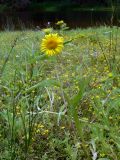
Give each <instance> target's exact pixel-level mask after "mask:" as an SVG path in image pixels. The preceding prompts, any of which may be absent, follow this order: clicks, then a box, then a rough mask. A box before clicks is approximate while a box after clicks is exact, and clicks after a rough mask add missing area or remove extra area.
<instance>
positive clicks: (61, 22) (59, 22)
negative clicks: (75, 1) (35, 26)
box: [56, 20, 64, 25]
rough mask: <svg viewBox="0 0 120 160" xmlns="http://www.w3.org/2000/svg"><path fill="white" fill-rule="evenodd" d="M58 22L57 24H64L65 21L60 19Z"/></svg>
mask: <svg viewBox="0 0 120 160" xmlns="http://www.w3.org/2000/svg"><path fill="white" fill-rule="evenodd" d="M56 24H57V25H62V24H64V21H63V20H61V21H58V22H57V23H56Z"/></svg>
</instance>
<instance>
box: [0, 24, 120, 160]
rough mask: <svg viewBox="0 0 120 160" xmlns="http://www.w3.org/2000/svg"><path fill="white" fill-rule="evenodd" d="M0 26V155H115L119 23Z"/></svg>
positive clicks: (74, 159)
mask: <svg viewBox="0 0 120 160" xmlns="http://www.w3.org/2000/svg"><path fill="white" fill-rule="evenodd" d="M53 32H58V33H59V34H60V35H61V36H63V37H64V39H65V41H67V42H69V43H65V46H64V49H63V52H62V53H61V54H59V55H58V56H53V57H47V56H45V55H44V54H43V53H41V52H40V43H41V40H42V38H43V37H44V33H43V32H42V31H37V32H34V31H23V32H0V112H1V113H0V155H1V159H5V160H14V159H17V160H22V159H23V160H24V159H26V160H27V159H31V160H36V159H37V160H119V159H120V136H119V135H120V28H118V27H113V28H110V27H100V28H89V29H85V30H81V29H74V30H68V31H57V30H53Z"/></svg>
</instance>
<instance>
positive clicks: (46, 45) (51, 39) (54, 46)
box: [41, 33, 64, 56]
mask: <svg viewBox="0 0 120 160" xmlns="http://www.w3.org/2000/svg"><path fill="white" fill-rule="evenodd" d="M63 42H64V39H63V37H60V36H59V35H58V34H56V33H53V34H48V35H45V38H43V39H42V43H41V51H42V52H44V53H45V54H46V55H49V56H52V55H55V54H58V53H60V52H61V51H62V49H63Z"/></svg>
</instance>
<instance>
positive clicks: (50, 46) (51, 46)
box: [47, 40, 58, 49]
mask: <svg viewBox="0 0 120 160" xmlns="http://www.w3.org/2000/svg"><path fill="white" fill-rule="evenodd" d="M57 45H58V44H57V42H56V41H54V40H49V41H48V42H47V48H48V49H55V48H56V47H57Z"/></svg>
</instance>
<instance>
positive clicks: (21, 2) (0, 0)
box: [0, 0, 120, 9]
mask: <svg viewBox="0 0 120 160" xmlns="http://www.w3.org/2000/svg"><path fill="white" fill-rule="evenodd" d="M42 3H47V4H49V3H50V4H51V3H59V4H60V3H62V5H65V4H69V5H70V4H71V5H72V4H77V5H80V6H83V5H84V6H87V7H88V6H89V7H91V6H103V7H109V6H111V5H112V4H113V5H114V4H115V3H116V4H117V3H120V0H54V1H53V0H52V1H51V0H0V4H4V5H7V6H8V7H12V8H16V9H19V8H23V9H26V8H27V7H29V6H30V5H34V4H36V5H37V4H39V5H40V4H42Z"/></svg>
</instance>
